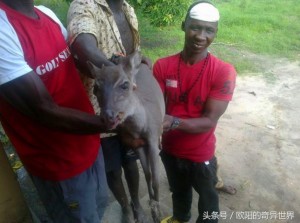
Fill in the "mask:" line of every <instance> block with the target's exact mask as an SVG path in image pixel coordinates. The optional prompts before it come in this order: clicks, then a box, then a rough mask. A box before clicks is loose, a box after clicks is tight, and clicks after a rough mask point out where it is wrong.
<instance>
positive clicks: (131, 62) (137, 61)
mask: <svg viewBox="0 0 300 223" xmlns="http://www.w3.org/2000/svg"><path fill="white" fill-rule="evenodd" d="M122 62H123V63H122V65H123V68H124V70H125V72H126V73H127V74H129V75H131V76H132V78H133V77H134V76H135V75H136V74H137V72H138V71H139V68H140V65H141V62H142V55H141V53H140V52H139V51H134V52H133V53H132V54H130V55H129V56H127V57H126V58H125V59H124V60H123V61H122Z"/></svg>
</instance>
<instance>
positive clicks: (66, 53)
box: [35, 47, 71, 75]
mask: <svg viewBox="0 0 300 223" xmlns="http://www.w3.org/2000/svg"><path fill="white" fill-rule="evenodd" d="M70 55H71V51H70V49H69V47H67V48H66V49H64V50H63V51H62V52H60V53H59V54H58V55H57V57H55V58H53V59H51V60H50V61H47V62H46V63H45V64H41V65H39V66H37V67H36V69H35V72H36V73H37V74H38V75H43V74H45V73H47V72H51V71H53V70H54V69H56V68H58V67H59V65H60V64H61V63H63V62H65V61H66V60H67V59H68V58H69V57H70Z"/></svg>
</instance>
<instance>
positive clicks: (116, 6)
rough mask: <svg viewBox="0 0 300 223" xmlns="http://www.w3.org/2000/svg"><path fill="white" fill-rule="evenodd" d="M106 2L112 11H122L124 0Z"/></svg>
mask: <svg viewBox="0 0 300 223" xmlns="http://www.w3.org/2000/svg"><path fill="white" fill-rule="evenodd" d="M106 2H107V4H108V5H109V8H110V9H111V10H112V11H113V12H120V11H122V6H123V3H124V0H106Z"/></svg>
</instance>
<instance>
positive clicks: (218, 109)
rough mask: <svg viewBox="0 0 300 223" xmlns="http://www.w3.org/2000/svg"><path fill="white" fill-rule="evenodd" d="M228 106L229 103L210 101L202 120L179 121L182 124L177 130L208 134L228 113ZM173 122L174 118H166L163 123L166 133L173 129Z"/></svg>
mask: <svg viewBox="0 0 300 223" xmlns="http://www.w3.org/2000/svg"><path fill="white" fill-rule="evenodd" d="M228 104H229V102H228V101H220V100H215V99H208V100H207V102H206V104H205V107H204V112H203V115H202V116H201V117H200V118H190V119H179V120H180V124H179V126H178V127H177V128H176V129H178V130H181V131H184V132H188V133H201V132H207V131H209V130H210V129H211V128H213V127H215V126H216V124H217V122H218V120H219V118H220V117H221V116H222V115H223V114H224V112H225V111H226V109H227V106H228ZM173 120H174V117H173V116H170V115H166V116H165V119H164V123H163V126H164V131H169V130H170V129H171V125H172V122H173Z"/></svg>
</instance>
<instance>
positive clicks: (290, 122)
mask: <svg viewBox="0 0 300 223" xmlns="http://www.w3.org/2000/svg"><path fill="white" fill-rule="evenodd" d="M250 56H251V55H250ZM253 59H254V60H255V61H257V62H258V63H261V64H263V65H262V72H259V73H255V74H254V73H253V74H250V75H246V76H245V75H239V76H238V78H237V87H236V90H235V95H234V99H233V101H232V102H231V103H230V105H229V107H228V110H227V111H226V114H224V115H223V116H222V118H221V119H220V121H219V125H218V128H217V131H216V134H217V140H218V143H217V157H218V159H219V163H220V165H221V169H220V171H221V176H222V178H223V180H224V182H225V183H226V184H230V185H233V186H235V187H236V189H237V193H236V194H235V195H228V194H224V193H220V209H221V215H220V216H219V219H220V220H219V222H221V223H252V222H260V223H291V222H293V223H299V222H300V191H299V183H300V174H299V173H298V171H299V170H300V120H299V111H300V64H299V62H290V61H288V60H286V59H270V58H266V57H257V56H253ZM266 76H267V77H266ZM140 194H141V199H142V201H143V206H144V208H145V209H148V205H147V201H148V196H147V193H146V186H145V184H144V178H143V175H142V173H141V192H140ZM161 209H162V212H163V214H164V215H165V216H168V215H171V214H172V209H171V200H170V193H169V190H168V184H167V179H166V176H165V172H164V170H163V169H162V170H161ZM118 213H120V208H119V206H118V204H117V203H116V201H114V199H113V198H112V197H111V203H110V206H109V208H108V210H107V212H106V216H105V220H104V222H105V223H115V222H120V220H119V214H118ZM148 215H149V216H150V214H149V212H148ZM192 215H193V218H192V219H191V221H190V222H195V219H196V217H197V195H196V193H194V202H193V213H192Z"/></svg>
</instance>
